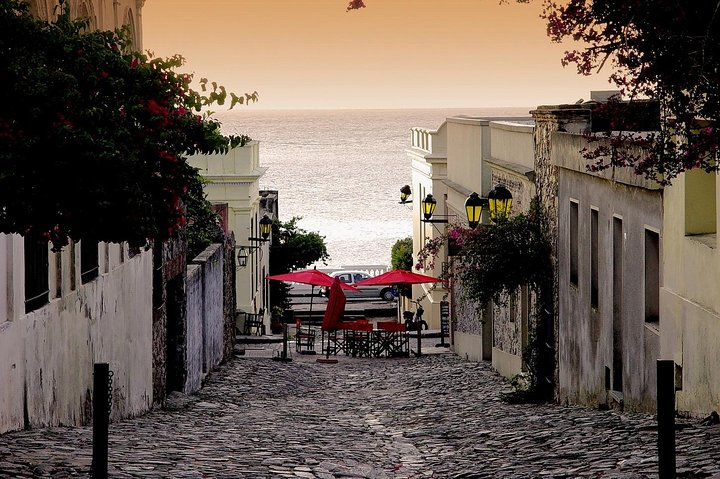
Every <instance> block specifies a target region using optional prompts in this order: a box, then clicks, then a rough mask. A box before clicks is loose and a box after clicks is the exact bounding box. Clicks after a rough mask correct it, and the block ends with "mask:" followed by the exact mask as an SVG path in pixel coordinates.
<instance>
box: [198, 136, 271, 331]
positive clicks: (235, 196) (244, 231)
mask: <svg viewBox="0 0 720 479" xmlns="http://www.w3.org/2000/svg"><path fill="white" fill-rule="evenodd" d="M188 162H189V163H190V164H191V165H192V166H194V167H196V168H199V169H200V174H201V175H202V176H203V177H204V178H205V179H206V180H208V184H206V185H205V192H206V193H207V196H208V200H210V201H211V202H212V203H219V204H226V205H227V209H228V214H227V228H228V230H229V231H231V232H232V233H233V234H234V235H235V241H236V244H237V246H236V251H237V252H239V253H241V254H242V255H246V256H247V259H246V265H245V266H244V267H243V266H241V265H240V264H239V262H238V264H237V270H236V273H237V274H236V280H235V281H236V282H235V288H236V300H237V302H236V304H237V310H238V312H242V313H251V314H256V313H259V312H260V311H261V310H263V313H264V314H263V320H264V321H265V322H266V323H267V324H266V330H268V331H269V319H268V318H269V317H270V315H269V311H268V305H269V301H270V298H269V294H268V288H267V280H265V276H267V275H268V274H269V264H270V263H269V261H270V254H269V253H270V250H269V242H262V241H258V240H257V239H258V238H261V235H260V220H261V219H262V217H263V216H264V215H265V214H268V216H269V217H270V218H272V212H271V211H265V210H263V208H262V206H261V199H262V198H261V195H260V188H259V184H260V178H261V177H262V176H263V175H264V174H265V171H267V168H266V167H262V166H260V145H259V143H258V142H257V141H251V142H249V143H247V144H246V145H245V146H239V147H236V148H234V149H232V150H230V151H229V152H228V153H227V154H220V155H194V156H192V157H190V158H189V160H188ZM240 248H242V251H241V250H240ZM238 321H239V323H238V327H239V328H240V327H242V321H244V315H242V314H240V315H239V316H238Z"/></svg>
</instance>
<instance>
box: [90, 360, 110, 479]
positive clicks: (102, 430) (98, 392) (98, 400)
mask: <svg viewBox="0 0 720 479" xmlns="http://www.w3.org/2000/svg"><path fill="white" fill-rule="evenodd" d="M110 384H111V383H110V365H109V364H108V363H95V366H94V368H93V401H92V402H93V405H92V412H93V455H92V477H93V479H107V477H108V426H109V421H110V388H111V386H110Z"/></svg>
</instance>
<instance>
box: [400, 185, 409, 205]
mask: <svg viewBox="0 0 720 479" xmlns="http://www.w3.org/2000/svg"><path fill="white" fill-rule="evenodd" d="M411 194H412V190H410V185H405V186H403V187H402V188H400V203H401V204H405V203H411V202H412V200H409V199H408V198H409V197H410V195H411Z"/></svg>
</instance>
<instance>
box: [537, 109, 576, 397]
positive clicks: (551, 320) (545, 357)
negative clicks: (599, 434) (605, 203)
mask: <svg viewBox="0 0 720 479" xmlns="http://www.w3.org/2000/svg"><path fill="white" fill-rule="evenodd" d="M530 113H531V114H532V116H533V118H534V119H535V132H534V134H533V136H534V141H535V191H536V193H537V197H538V200H539V202H540V206H541V207H542V209H543V212H544V214H545V220H546V234H547V237H548V239H549V240H550V244H551V246H552V265H553V277H552V278H551V281H550V284H548V285H547V287H546V288H545V290H544V291H543V292H542V293H541V295H542V297H544V298H548V299H547V300H546V305H545V308H544V311H543V312H542V315H541V317H542V320H541V321H540V323H539V324H538V331H537V332H536V333H537V335H538V339H539V340H540V343H541V344H546V345H548V346H549V347H550V348H552V350H550V349H547V348H546V349H544V350H543V351H541V352H540V356H541V364H540V369H541V371H540V372H539V373H540V374H541V375H543V376H545V378H546V379H549V380H551V381H552V384H554V385H556V384H558V369H557V364H558V362H557V357H556V355H557V352H558V342H557V335H556V334H555V332H556V331H557V330H558V309H559V308H558V289H557V285H558V232H557V228H558V221H559V218H558V172H557V166H555V164H554V163H553V161H552V157H551V153H552V136H553V133H554V132H556V131H566V132H569V133H582V132H585V131H587V130H588V128H589V127H590V106H588V105H551V106H539V107H538V108H537V110H533V111H531V112H530ZM540 384H547V382H546V381H542V380H541V381H540Z"/></svg>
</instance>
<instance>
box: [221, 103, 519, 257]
mask: <svg viewBox="0 0 720 479" xmlns="http://www.w3.org/2000/svg"><path fill="white" fill-rule="evenodd" d="M529 110H530V108H477V109H408V110H254V109H252V107H250V108H242V107H239V108H238V107H236V109H234V110H232V111H219V112H216V113H215V117H216V118H217V119H218V120H219V121H220V122H221V123H222V125H223V132H224V133H226V134H245V135H248V136H250V137H251V138H252V139H254V140H257V141H259V142H260V164H261V165H263V166H267V167H268V171H267V173H265V175H264V176H263V177H262V178H261V179H260V188H261V189H270V190H278V205H279V210H278V211H279V217H280V220H282V221H287V220H289V219H290V218H292V217H300V218H302V219H301V220H300V221H299V222H298V225H299V226H300V227H301V228H303V229H305V230H307V231H315V232H317V233H319V234H320V235H322V236H324V237H325V241H326V244H327V248H328V253H329V254H330V259H329V261H328V262H327V265H323V264H320V265H318V267H328V268H342V267H348V266H354V265H389V264H390V250H391V248H392V245H393V244H394V243H395V242H396V241H397V240H399V239H402V238H405V237H408V236H411V235H412V217H411V214H412V209H411V205H401V204H399V194H400V187H402V186H403V185H405V184H410V185H412V182H411V179H412V173H411V161H410V158H409V157H408V155H407V153H406V152H405V150H406V149H408V148H410V128H412V127H422V128H428V129H433V130H434V129H436V128H438V127H439V126H440V125H441V124H442V122H443V121H444V120H445V118H447V117H448V116H454V115H468V116H527V115H528V111H529Z"/></svg>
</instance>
